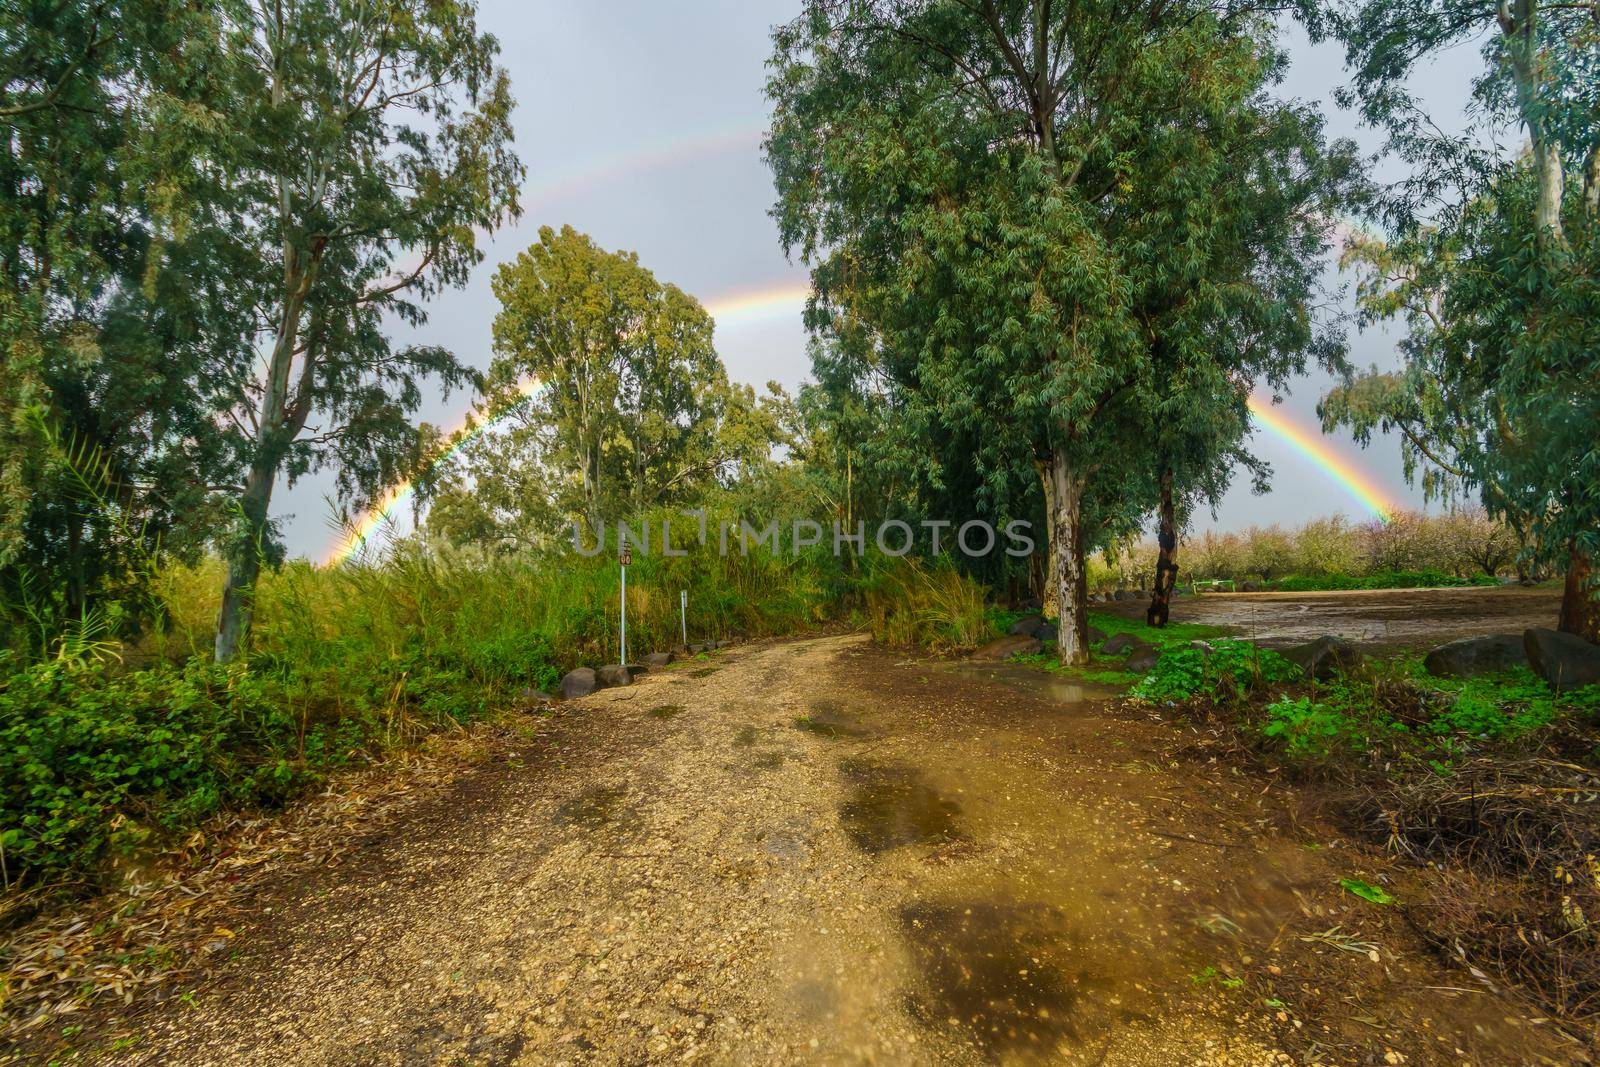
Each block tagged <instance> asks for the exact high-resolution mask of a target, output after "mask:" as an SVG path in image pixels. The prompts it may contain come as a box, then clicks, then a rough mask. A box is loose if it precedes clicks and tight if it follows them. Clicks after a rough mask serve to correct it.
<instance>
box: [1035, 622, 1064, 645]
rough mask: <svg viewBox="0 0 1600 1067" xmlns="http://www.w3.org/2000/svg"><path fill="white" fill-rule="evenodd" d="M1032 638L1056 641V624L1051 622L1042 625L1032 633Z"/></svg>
mask: <svg viewBox="0 0 1600 1067" xmlns="http://www.w3.org/2000/svg"><path fill="white" fill-rule="evenodd" d="M1033 636H1034V637H1037V638H1038V639H1039V640H1041V641H1054V640H1056V638H1057V636H1058V631H1057V630H1056V624H1055V623H1053V622H1047V623H1042V624H1041V625H1040V626H1039V628H1038V629H1036V630H1034V631H1033Z"/></svg>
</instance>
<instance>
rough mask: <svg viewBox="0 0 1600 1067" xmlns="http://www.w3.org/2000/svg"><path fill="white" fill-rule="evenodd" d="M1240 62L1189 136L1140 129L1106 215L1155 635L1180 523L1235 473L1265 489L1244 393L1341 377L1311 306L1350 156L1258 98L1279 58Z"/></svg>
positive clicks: (1274, 103)
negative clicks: (1144, 380) (1134, 153)
mask: <svg viewBox="0 0 1600 1067" xmlns="http://www.w3.org/2000/svg"><path fill="white" fill-rule="evenodd" d="M1252 60H1253V61H1252V62H1248V63H1243V62H1242V63H1240V64H1239V66H1238V67H1237V70H1236V76H1235V78H1234V79H1233V80H1232V81H1230V82H1225V83H1223V84H1222V85H1220V86H1218V88H1217V89H1216V90H1215V91H1213V92H1212V93H1211V94H1210V95H1209V96H1208V98H1207V100H1206V105H1205V107H1204V109H1203V110H1199V111H1198V112H1197V113H1196V115H1195V116H1194V117H1193V118H1192V119H1191V120H1190V121H1186V122H1183V123H1171V124H1158V125H1155V126H1153V127H1151V128H1150V130H1149V133H1148V138H1147V140H1146V141H1145V142H1144V144H1143V145H1141V146H1140V148H1139V151H1141V152H1143V153H1145V154H1146V155H1147V156H1148V157H1149V159H1150V163H1149V164H1148V165H1147V166H1146V167H1144V168H1143V171H1144V173H1146V174H1148V175H1149V177H1148V178H1147V179H1146V180H1144V181H1142V182H1141V183H1140V184H1139V187H1138V188H1137V189H1136V190H1134V191H1132V192H1131V193H1130V194H1129V195H1128V196H1126V197H1124V198H1122V199H1121V200H1119V202H1118V203H1117V204H1116V205H1115V206H1114V207H1113V209H1112V213H1111V214H1112V218H1113V220H1114V225H1115V229H1114V230H1113V231H1112V232H1113V234H1114V237H1115V241H1116V243H1117V245H1118V247H1120V248H1123V249H1126V250H1128V251H1127V253H1126V254H1127V255H1129V256H1130V257H1133V258H1134V259H1135V260H1136V262H1137V264H1138V269H1137V270H1136V271H1132V272H1130V278H1131V280H1132V284H1133V285H1134V296H1133V303H1134V307H1135V309H1136V316H1137V319H1138V321H1139V324H1140V333H1141V335H1142V337H1143V340H1144V343H1145V344H1147V345H1148V347H1149V358H1150V362H1151V369H1152V373H1151V379H1150V386H1149V388H1148V391H1147V392H1148V395H1146V396H1144V397H1141V398H1140V402H1141V406H1142V408H1143V409H1144V411H1145V413H1146V417H1148V419H1149V426H1150V429H1149V432H1148V436H1147V439H1146V440H1145V441H1144V449H1145V453H1146V454H1147V456H1148V459H1147V462H1149V463H1150V464H1151V465H1152V466H1153V467H1154V477H1153V479H1152V480H1153V481H1154V482H1155V484H1156V486H1157V494H1158V495H1157V499H1156V501H1155V511H1156V516H1157V525H1158V531H1157V544H1158V547H1159V557H1158V560H1157V565H1156V581H1155V587H1154V593H1153V597H1152V600H1151V604H1150V608H1149V611H1148V612H1147V619H1148V621H1149V622H1150V623H1151V624H1152V625H1157V626H1159V625H1164V624H1165V623H1166V621H1167V617H1168V613H1169V606H1170V599H1171V595H1172V591H1173V588H1174V586H1175V583H1176V579H1177V573H1178V535H1179V532H1180V530H1181V528H1182V526H1183V525H1184V524H1185V523H1186V522H1187V518H1188V515H1189V514H1190V513H1191V512H1192V511H1193V509H1194V508H1195V507H1197V506H1201V505H1204V504H1210V505H1211V506H1213V507H1214V506H1215V505H1216V503H1217V502H1218V501H1219V500H1220V498H1221V496H1222V494H1223V492H1224V491H1226V489H1227V487H1228V485H1229V483H1230V482H1231V480H1232V476H1233V474H1234V472H1235V471H1236V470H1239V469H1243V470H1246V471H1249V472H1250V473H1251V475H1252V477H1253V479H1254V482H1255V485H1256V488H1257V489H1258V491H1259V490H1261V489H1263V488H1264V487H1265V484H1266V480H1267V478H1268V476H1269V474H1270V471H1269V469H1268V468H1267V466H1266V465H1265V464H1264V463H1262V462H1261V461H1259V460H1258V459H1257V458H1256V457H1255V456H1254V455H1253V454H1252V453H1251V452H1250V450H1249V448H1248V440H1247V439H1248V436H1249V434H1250V415H1249V410H1248V401H1249V398H1250V395H1251V393H1252V392H1253V391H1255V390H1258V389H1266V390H1268V391H1271V392H1273V393H1277V392H1279V391H1281V390H1282V389H1283V388H1284V387H1285V386H1286V385H1287V384H1288V382H1289V380H1290V379H1291V378H1292V377H1293V376H1295V375H1298V374H1302V373H1304V371H1305V369H1306V364H1307V362H1308V361H1309V360H1310V359H1312V358H1315V359H1316V360H1317V361H1318V362H1319V363H1321V364H1322V365H1324V366H1329V367H1337V366H1339V365H1341V363H1342V351H1343V347H1342V338H1341V336H1340V333H1339V331H1338V329H1337V327H1336V324H1335V323H1333V322H1331V321H1330V320H1329V317H1328V316H1327V315H1325V314H1319V311H1318V308H1317V298H1318V296H1319V295H1320V277H1321V275H1322V273H1323V271H1324V269H1325V267H1326V263H1327V259H1326V254H1327V252H1328V250H1329V247H1330V244H1331V238H1332V233H1333V228H1334V225H1335V220H1336V218H1337V217H1338V216H1339V214H1340V212H1342V211H1344V210H1345V209H1346V208H1347V207H1348V206H1349V205H1350V204H1352V203H1354V202H1356V201H1357V200H1358V199H1359V197H1360V195H1361V194H1362V192H1363V188H1362V183H1361V168H1360V163H1359V159H1358V157H1357V153H1356V150H1355V146H1354V145H1353V144H1352V143H1350V142H1348V141H1336V142H1333V143H1328V142H1327V141H1326V139H1325V138H1324V136H1323V132H1322V127H1323V124H1322V119H1321V116H1320V115H1319V114H1318V113H1317V112H1316V111H1315V110H1314V109H1313V108H1311V107H1309V106H1306V105H1304V104H1299V103H1294V102H1286V101H1281V100H1277V99H1274V98H1272V97H1271V96H1270V95H1269V93H1268V90H1269V89H1270V88H1271V87H1272V86H1273V85H1274V84H1275V83H1276V82H1278V80H1279V78H1280V75H1281V71H1282V68H1283V63H1284V57H1283V55H1282V54H1281V53H1280V52H1279V51H1278V49H1277V48H1275V47H1274V46H1273V45H1272V44H1271V42H1270V41H1269V40H1268V39H1266V38H1265V37H1263V38H1262V39H1260V40H1258V42H1257V46H1256V51H1255V53H1254V55H1253V57H1252ZM1127 417H1128V418H1129V419H1130V420H1136V419H1138V418H1139V417H1140V416H1139V413H1138V412H1132V411H1130V412H1129V414H1128V416H1127Z"/></svg>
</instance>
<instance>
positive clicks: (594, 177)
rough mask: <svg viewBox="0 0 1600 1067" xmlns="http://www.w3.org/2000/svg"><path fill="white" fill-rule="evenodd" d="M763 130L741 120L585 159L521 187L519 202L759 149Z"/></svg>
mask: <svg viewBox="0 0 1600 1067" xmlns="http://www.w3.org/2000/svg"><path fill="white" fill-rule="evenodd" d="M766 128H767V127H766V123H765V122H749V121H742V122H739V123H736V124H733V125H730V126H727V127H724V128H722V129H716V130H707V131H704V132H702V133H697V134H691V135H690V136H688V137H672V138H661V139H660V140H658V141H657V142H656V143H655V144H653V145H649V146H647V147H642V148H641V147H634V148H632V149H630V150H629V151H626V152H619V153H617V154H615V155H613V156H610V157H607V158H602V159H586V160H584V161H583V162H582V163H579V164H577V165H574V166H571V167H567V168H565V169H563V170H559V171H556V172H554V173H550V174H543V175H537V176H536V177H535V179H534V180H533V181H532V182H531V183H530V184H528V185H526V186H524V187H523V190H522V199H523V200H524V201H525V202H526V203H528V204H529V205H530V206H532V205H545V204H548V203H549V202H550V201H552V200H560V199H563V198H565V197H568V196H571V195H572V194H574V193H581V192H584V191H585V190H587V189H590V188H592V187H594V186H596V185H599V184H601V183H602V182H610V181H615V180H617V179H619V178H625V177H627V176H628V175H630V174H637V173H643V172H647V171H653V170H660V169H662V168H664V167H673V166H677V165H679V164H682V163H687V162H690V161H691V160H695V159H699V158H701V157H703V156H708V155H715V154H717V153H719V152H729V151H732V150H734V149H736V148H750V149H752V150H754V149H757V148H759V147H760V146H761V137H762V134H763V133H765V132H766Z"/></svg>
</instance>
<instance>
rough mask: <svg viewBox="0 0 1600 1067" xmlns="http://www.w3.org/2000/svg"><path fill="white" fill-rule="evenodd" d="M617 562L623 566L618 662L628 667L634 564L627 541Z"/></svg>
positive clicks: (619, 553) (619, 551)
mask: <svg viewBox="0 0 1600 1067" xmlns="http://www.w3.org/2000/svg"><path fill="white" fill-rule="evenodd" d="M617 562H618V563H620V564H621V565H622V658H621V659H620V660H618V662H619V663H621V664H622V665H623V666H624V667H626V666H627V665H628V564H630V563H632V562H633V548H632V547H631V546H630V545H629V544H628V542H627V541H623V542H622V544H621V546H620V547H619V548H618V551H617Z"/></svg>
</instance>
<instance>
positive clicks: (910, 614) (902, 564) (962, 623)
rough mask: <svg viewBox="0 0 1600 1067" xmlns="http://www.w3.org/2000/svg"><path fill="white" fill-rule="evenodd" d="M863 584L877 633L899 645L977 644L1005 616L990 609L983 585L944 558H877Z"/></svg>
mask: <svg viewBox="0 0 1600 1067" xmlns="http://www.w3.org/2000/svg"><path fill="white" fill-rule="evenodd" d="M860 589H861V591H862V594H863V596H862V599H863V603H864V608H865V611H866V615H867V621H868V624H869V625H870V626H871V628H872V634H873V636H874V637H876V638H877V639H878V640H880V641H882V642H884V643H885V644H889V645H895V646H899V647H909V646H918V647H922V648H927V649H931V650H933V651H935V652H952V651H957V650H961V649H970V648H974V647H976V646H977V645H978V644H979V643H980V642H981V641H983V640H984V639H985V638H987V637H988V635H989V633H990V632H991V631H992V630H993V628H994V625H995V622H996V620H997V619H998V618H1000V617H1003V616H998V615H995V614H991V613H990V612H989V611H988V610H986V609H985V607H984V598H985V590H984V588H983V587H982V586H981V585H978V584H977V583H976V582H974V581H972V579H970V578H968V577H966V576H965V575H963V574H962V573H961V572H960V571H958V570H957V569H956V568H955V567H954V566H953V565H952V564H951V563H950V562H949V561H948V560H944V559H938V560H935V561H933V562H932V563H920V562H918V561H916V560H914V559H912V558H910V557H906V558H903V559H888V560H881V561H880V559H879V557H871V562H870V565H869V567H868V569H867V572H866V574H865V575H864V576H863V577H862V578H861V579H860ZM1013 621H1014V620H1013ZM1007 625H1009V622H1008V623H1007Z"/></svg>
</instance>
